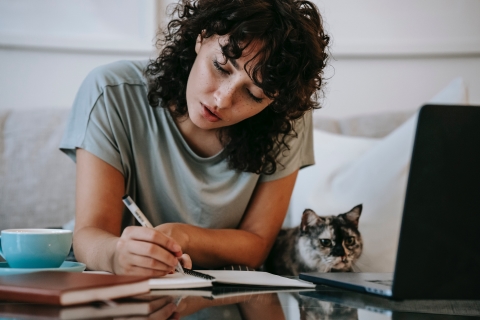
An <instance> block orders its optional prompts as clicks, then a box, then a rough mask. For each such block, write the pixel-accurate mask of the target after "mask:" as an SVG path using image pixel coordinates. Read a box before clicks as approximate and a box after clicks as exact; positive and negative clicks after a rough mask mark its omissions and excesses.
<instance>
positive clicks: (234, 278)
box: [200, 270, 315, 288]
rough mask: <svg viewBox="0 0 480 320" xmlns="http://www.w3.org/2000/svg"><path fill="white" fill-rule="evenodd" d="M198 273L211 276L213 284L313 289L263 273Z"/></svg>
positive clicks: (299, 281)
mask: <svg viewBox="0 0 480 320" xmlns="http://www.w3.org/2000/svg"><path fill="white" fill-rule="evenodd" d="M200 272H201V273H205V274H208V275H211V276H213V277H214V278H215V280H214V282H216V283H225V284H239V285H250V286H268V287H288V288H315V284H313V283H311V282H306V281H302V280H297V279H290V278H286V277H282V276H277V275H275V274H271V273H268V272H263V271H237V270H200Z"/></svg>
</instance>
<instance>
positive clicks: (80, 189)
mask: <svg viewBox="0 0 480 320" xmlns="http://www.w3.org/2000/svg"><path fill="white" fill-rule="evenodd" d="M124 193H125V180H124V177H123V175H122V174H121V173H120V171H118V170H117V169H115V168H114V167H113V166H111V165H110V164H108V163H106V162H104V161H103V160H101V159H100V158H98V157H96V156H94V155H93V154H91V153H89V152H88V151H85V150H83V149H77V184H76V210H75V211H76V213H75V230H74V236H73V247H74V251H75V257H76V258H77V260H79V261H81V262H84V263H85V264H86V265H87V268H89V269H92V270H105V271H110V272H113V273H135V274H147V275H155V276H162V275H165V274H167V273H169V272H171V271H173V270H174V267H175V265H176V264H177V261H178V260H177V258H179V257H181V255H182V250H181V247H180V246H179V245H178V243H177V242H176V241H175V240H173V239H172V238H170V237H168V236H166V235H165V234H163V233H161V232H159V231H157V230H155V229H148V228H144V227H128V228H126V229H125V230H124V231H123V233H122V234H121V222H122V212H123V208H124V204H123V202H122V196H123V195H124ZM185 263H186V266H187V267H190V266H191V262H190V261H189V260H188V259H187V261H186V262H185Z"/></svg>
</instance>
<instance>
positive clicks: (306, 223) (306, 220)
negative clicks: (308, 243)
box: [300, 209, 323, 232]
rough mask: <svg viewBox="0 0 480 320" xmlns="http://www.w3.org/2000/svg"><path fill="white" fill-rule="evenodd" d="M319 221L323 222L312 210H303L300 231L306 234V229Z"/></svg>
mask: <svg viewBox="0 0 480 320" xmlns="http://www.w3.org/2000/svg"><path fill="white" fill-rule="evenodd" d="M319 220H321V221H323V219H322V218H321V217H319V216H318V215H317V214H316V213H315V212H314V211H313V210H311V209H305V211H303V215H302V223H301V225H300V230H301V231H302V232H306V231H307V229H308V227H311V226H315V225H317V224H318V221H319Z"/></svg>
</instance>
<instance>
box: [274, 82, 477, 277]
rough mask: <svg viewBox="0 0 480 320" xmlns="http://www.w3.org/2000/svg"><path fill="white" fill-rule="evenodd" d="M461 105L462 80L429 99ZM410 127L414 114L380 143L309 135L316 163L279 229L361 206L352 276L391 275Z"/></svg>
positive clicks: (302, 174)
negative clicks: (308, 214) (304, 217)
mask: <svg viewBox="0 0 480 320" xmlns="http://www.w3.org/2000/svg"><path fill="white" fill-rule="evenodd" d="M467 101H468V99H467V97H466V89H465V84H464V83H463V80H462V79H455V80H454V81H452V82H451V83H450V84H449V86H447V87H446V88H445V89H443V90H442V91H441V92H439V93H438V94H437V95H436V96H435V97H434V98H432V100H431V102H432V103H439V104H440V103H445V104H455V103H458V104H466V102H467ZM416 122H417V114H416V113H415V114H414V115H413V116H412V117H411V118H410V119H409V120H407V121H406V122H405V123H403V124H402V125H401V126H400V127H398V128H397V129H395V130H394V131H393V132H391V133H390V134H389V135H387V136H385V137H384V138H381V139H380V138H379V139H374V138H363V137H352V136H341V135H337V134H332V133H327V132H324V131H320V130H315V132H314V143H315V161H316V164H315V165H314V166H312V167H308V168H305V169H303V170H301V171H300V173H299V176H298V179H297V184H296V186H295V189H294V192H293V195H292V200H291V205H290V208H289V214H288V216H287V217H288V219H287V220H286V222H285V224H284V225H285V226H296V225H298V224H299V223H300V219H301V214H302V212H303V210H304V209H305V208H310V209H313V210H314V211H316V212H317V213H318V214H320V215H332V214H334V215H336V214H339V213H344V212H347V211H348V210H350V209H351V208H352V207H354V206H355V205H357V204H360V203H361V204H363V212H362V215H361V217H360V222H359V229H360V232H361V233H362V236H363V240H364V250H363V254H362V256H361V257H360V259H359V261H358V262H357V264H356V266H357V268H356V271H362V272H392V271H393V269H394V265H395V258H396V251H397V245H398V235H399V229H400V222H401V214H402V211H403V202H404V196H405V189H406V183H407V177H408V170H409V166H410V157H411V150H412V147H413V139H414V132H415V127H416Z"/></svg>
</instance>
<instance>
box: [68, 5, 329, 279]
mask: <svg viewBox="0 0 480 320" xmlns="http://www.w3.org/2000/svg"><path fill="white" fill-rule="evenodd" d="M175 13H176V14H177V15H178V17H177V18H176V19H173V20H172V21H171V22H170V23H169V25H168V28H167V30H166V32H165V34H164V35H163V37H162V38H161V40H160V45H161V48H162V49H161V53H160V55H159V57H158V58H157V59H156V60H155V61H150V62H142V61H120V62H117V63H113V64H109V65H106V66H102V67H99V68H97V69H95V70H94V71H92V72H91V73H90V75H89V76H88V77H87V78H86V79H85V81H84V83H83V84H82V86H81V87H80V89H79V92H78V94H77V97H76V100H75V102H74V106H73V110H72V113H71V116H70V120H69V124H68V126H67V131H66V133H65V136H64V139H63V140H62V143H61V146H60V148H61V150H62V151H64V152H65V153H66V154H67V155H69V156H70V157H71V158H72V159H74V161H76V163H77V191H76V216H75V230H74V250H75V256H76V258H77V260H79V261H82V262H84V263H86V265H87V267H88V268H89V269H93V270H106V271H110V272H113V273H117V274H148V275H151V276H162V275H165V274H167V273H170V272H173V270H174V267H175V265H176V264H177V263H178V261H181V262H182V263H183V265H184V266H186V267H191V265H192V261H193V263H194V264H195V265H196V266H199V267H204V268H218V267H221V266H225V265H232V264H239V265H247V266H250V267H253V268H256V267H259V266H260V265H261V264H262V262H263V260H264V259H265V258H266V256H267V254H268V252H269V250H270V248H271V246H272V244H273V241H274V240H275V236H276V235H277V233H278V231H279V229H280V227H281V225H282V222H283V220H284V217H285V214H286V212H287V208H288V204H289V200H290V196H291V193H292V190H293V187H294V184H295V179H296V176H297V172H298V170H299V169H300V168H301V167H304V166H308V165H311V164H313V161H314V159H313V150H312V148H313V144H312V123H311V122H312V121H311V112H310V111H311V110H312V109H313V108H315V107H317V104H316V102H315V101H316V92H317V91H318V90H319V89H320V88H321V86H322V84H323V82H322V80H323V79H322V71H323V68H324V67H325V63H326V59H327V55H326V53H325V50H326V47H327V45H328V40H329V39H328V36H326V35H325V34H324V32H323V28H322V23H321V18H320V15H319V13H318V10H317V9H316V7H315V6H314V5H313V4H312V3H310V2H308V1H296V0H283V1H282V0H232V1H223V0H199V1H189V0H185V1H183V3H182V4H179V5H178V6H177V7H176V11H175ZM125 193H128V194H129V195H130V196H131V197H132V198H133V200H134V201H135V202H136V203H137V205H138V206H139V207H140V208H141V210H142V211H143V212H144V213H145V215H146V216H147V218H148V219H149V220H150V221H151V223H152V224H153V225H155V226H157V227H155V229H147V228H142V227H139V226H134V224H135V222H134V219H133V217H132V215H131V214H130V213H129V212H128V210H127V209H126V208H125V206H124V205H123V203H122V200H121V199H122V196H123V195H124V194H125Z"/></svg>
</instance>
